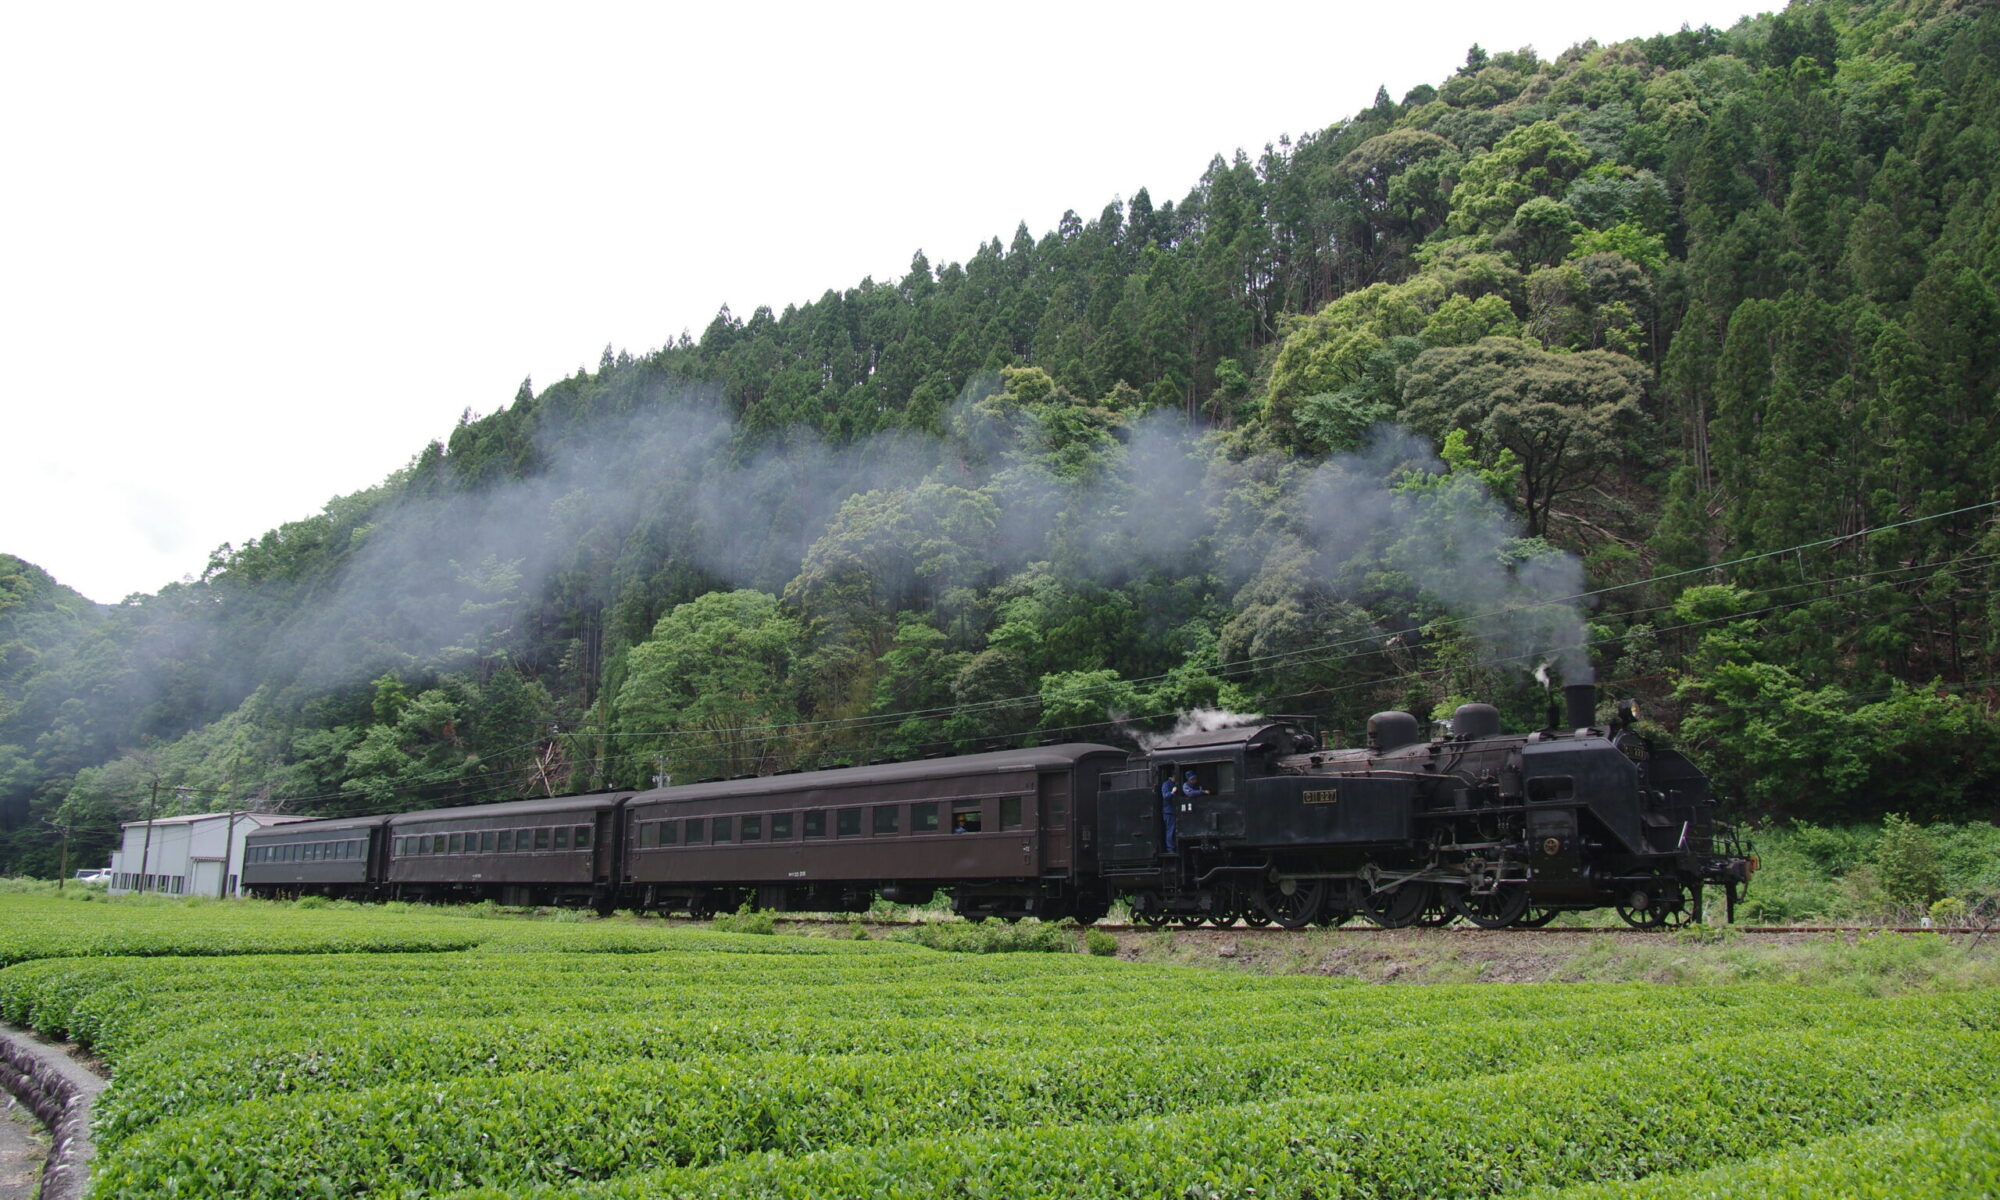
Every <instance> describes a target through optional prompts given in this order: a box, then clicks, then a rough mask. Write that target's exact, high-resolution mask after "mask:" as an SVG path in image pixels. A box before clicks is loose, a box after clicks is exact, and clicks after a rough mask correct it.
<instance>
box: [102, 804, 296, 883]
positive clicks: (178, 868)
mask: <svg viewBox="0 0 2000 1200" xmlns="http://www.w3.org/2000/svg"><path fill="white" fill-rule="evenodd" d="M304 819H305V818H303V817H281V816H277V815H275V814H273V813H254V812H236V813H202V814H200V815H197V816H191V817H158V818H155V819H154V820H151V821H127V822H126V823H125V825H124V836H123V838H122V839H121V840H120V844H119V848H118V850H117V851H116V852H115V853H113V854H112V856H111V891H112V892H113V893H114V894H115V893H122V892H165V893H167V894H168V895H170V896H234V895H236V894H237V876H238V873H239V872H240V870H241V868H242V865H243V839H244V837H245V836H246V835H247V834H249V833H250V831H251V830H253V829H262V828H264V827H265V826H267V825H281V824H284V823H286V822H289V821H299V820H304Z"/></svg>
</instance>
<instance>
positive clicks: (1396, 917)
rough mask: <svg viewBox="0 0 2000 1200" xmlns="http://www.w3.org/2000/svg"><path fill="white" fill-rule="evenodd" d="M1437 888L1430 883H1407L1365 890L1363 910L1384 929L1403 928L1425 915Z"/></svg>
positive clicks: (1363, 912)
mask: <svg viewBox="0 0 2000 1200" xmlns="http://www.w3.org/2000/svg"><path fill="white" fill-rule="evenodd" d="M1436 892H1437V889H1436V888H1433V887H1432V886H1431V885H1430V884H1428V883H1406V884H1404V885H1403V886H1402V887H1399V888H1391V889H1389V890H1387V891H1380V892H1363V893H1362V895H1361V912H1362V914H1363V915H1365V916H1366V917H1367V918H1368V919H1369V920H1371V921H1373V922H1375V923H1376V924H1377V925H1380V926H1381V927H1382V928H1384V929H1403V928H1406V927H1408V926H1410V925H1413V924H1415V923H1416V921H1417V918H1418V917H1421V916H1423V915H1424V909H1425V908H1426V907H1428V906H1429V905H1430V902H1431V898H1432V897H1433V896H1434V895H1435V894H1436Z"/></svg>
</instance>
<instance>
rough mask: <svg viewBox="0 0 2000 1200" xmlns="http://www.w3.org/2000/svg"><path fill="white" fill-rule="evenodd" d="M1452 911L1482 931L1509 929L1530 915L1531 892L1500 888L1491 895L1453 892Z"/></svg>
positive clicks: (1516, 888)
mask: <svg viewBox="0 0 2000 1200" xmlns="http://www.w3.org/2000/svg"><path fill="white" fill-rule="evenodd" d="M1451 907H1452V909H1453V910H1454V911H1455V912H1457V913H1458V915H1459V916H1462V917H1464V918H1465V919H1466V920H1468V921H1470V922H1472V923H1473V924H1474V925H1477V926H1479V927H1480V928H1481V929H1505V928H1507V927H1508V926H1509V925H1513V924H1516V923H1517V922H1519V921H1520V919H1521V918H1522V917H1523V916H1525V915H1527V912H1528V889H1527V888H1525V887H1496V888H1494V889H1493V890H1492V891H1490V892H1485V893H1473V892H1468V891H1465V890H1463V889H1460V888H1453V889H1452V893H1451Z"/></svg>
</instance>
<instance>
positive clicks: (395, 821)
mask: <svg viewBox="0 0 2000 1200" xmlns="http://www.w3.org/2000/svg"><path fill="white" fill-rule="evenodd" d="M631 794H632V792H631V791H630V790H629V789H627V790H625V791H618V792H588V793H585V794H584V795H581V796H545V797H542V798H541V799H539V800H498V801H495V802H494V803H492V804H461V805H458V806H456V807H453V808H422V809H417V810H416V811H414V812H401V813H397V814H395V815H394V816H392V817H390V818H389V824H391V825H408V824H411V823H413V822H417V821H464V820H470V819H472V818H474V817H479V818H485V817H531V816H543V815H547V814H549V813H562V812H598V811H601V810H603V809H607V808H610V807H612V806H613V805H615V804H617V803H618V802H619V801H620V800H623V799H624V798H625V797H627V796H629V795H631Z"/></svg>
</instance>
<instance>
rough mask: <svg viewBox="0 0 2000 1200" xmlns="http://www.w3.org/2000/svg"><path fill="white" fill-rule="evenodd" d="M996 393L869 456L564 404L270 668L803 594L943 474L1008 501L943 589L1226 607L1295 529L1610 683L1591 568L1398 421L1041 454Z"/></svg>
mask: <svg viewBox="0 0 2000 1200" xmlns="http://www.w3.org/2000/svg"><path fill="white" fill-rule="evenodd" d="M996 389H997V384H996V383H995V381H992V380H981V381H979V382H978V383H976V384H975V385H973V386H972V387H970V388H968V389H967V392H966V395H965V396H964V397H963V398H962V399H961V401H960V404H959V406H958V407H957V409H956V410H954V412H953V414H952V415H951V420H950V427H951V428H952V429H953V431H954V433H953V436H951V437H947V438H934V437H928V436H920V435H915V434H893V435H881V436H875V437H870V438H867V439H864V440H862V441H860V442H859V443H858V444H848V445H829V444H828V443H826V442H825V441H823V440H822V439H820V438H818V437H816V436H813V435H811V434H807V433H799V432H787V433H786V434H785V435H783V436H782V437H781V438H778V439H775V440H773V441H770V442H767V443H764V444H759V445H750V444H746V442H745V441H744V439H743V438H742V436H741V435H740V432H739V430H738V428H737V425H736V422H735V420H734V414H733V413H732V412H731V411H730V410H729V409H728V407H727V406H726V405H724V404H723V403H722V402H721V401H720V400H719V398H718V397H717V396H716V395H714V394H713V393H710V392H703V391H699V390H691V389H679V390H673V391H669V392H662V393H660V394H658V395H655V396H653V397H651V398H650V399H647V400H645V401H643V402H638V403H633V404H632V405H631V407H630V409H629V411H628V412H626V413H624V414H623V415H615V416H614V415H606V414H604V413H602V412H577V413H558V412H555V411H552V409H551V402H550V401H549V400H547V399H545V400H544V401H543V402H542V404H541V407H540V408H539V410H538V411H537V413H536V414H535V421H534V422H533V424H534V426H535V428H536V429H537V430H538V432H537V434H536V435H535V438H534V440H533V441H532V443H531V445H530V447H529V449H530V454H529V460H530V463H531V466H530V468H529V469H528V470H527V471H526V473H525V477H524V478H519V479H514V478H492V479H484V480H479V481H476V482H474V483H472V484H471V485H470V486H469V487H463V488H461V487H442V488H438V489H435V490H434V491H432V492H431V493H430V494H416V493H415V492H414V491H413V492H412V494H409V495H406V496H404V497H403V498H401V499H399V500H395V501H392V502H390V503H388V504H387V505H386V506H385V507H384V508H383V509H382V510H381V511H380V512H378V513H377V514H375V517H376V519H375V520H374V522H373V524H372V525H369V526H367V527H365V528H364V529H363V530H361V531H359V532H357V534H356V535H355V541H356V543H358V544H357V545H356V546H354V547H353V548H352V550H351V552H350V553H348V554H347V555H346V556H345V560H344V562H343V564H342V566H341V568H340V569H339V571H338V572H337V573H336V574H335V575H334V576H333V577H332V578H330V579H328V580H326V581H324V583H323V584H321V585H320V586H318V587H317V588H316V589H314V591H313V592H312V601H311V603H309V604H308V605H306V606H305V607H303V608H302V609H300V610H299V611H297V612H295V613H293V614H291V615H290V616H289V617H287V618H286V619H285V620H284V621H283V622H282V624H281V625H280V626H279V628H278V629H277V631H276V636H275V637H273V638H272V639H271V641H270V642H269V644H268V646H267V649H266V651H265V653H264V654H263V655H262V656H261V658H260V661H259V663H258V667H257V672H256V673H257V674H258V676H259V677H260V678H261V679H271V678H281V679H288V680H297V681H300V682H303V683H307V684H310V685H313V686H324V685H328V684H339V683H344V682H353V681H355V680H357V679H362V678H367V677H371V676H372V675H375V674H379V673H380V672H381V671H383V670H384V669H400V668H411V667H415V668H425V667H437V666H449V665H453V664H463V663H467V662H471V661H476V660H478V659H480V658H482V657H491V656H496V655H499V654H501V653H503V652H504V651H505V650H506V648H507V647H509V646H511V645H515V644H518V643H519V642H521V641H522V640H523V638H522V635H523V634H525V633H527V632H529V631H530V630H532V631H534V632H535V633H536V634H537V635H538V637H539V639H540V640H542V641H547V640H548V638H549V635H550V633H551V631H552V630H554V629H560V627H561V624H562V623H563V622H565V621H570V620H573V619H574V616H575V612H576V610H577V609H578V607H579V606H580V605H583V604H585V603H606V602H608V601H609V599H610V598H612V597H614V596H616V595H617V594H618V592H619V590H620V589H621V586H622V585H624V584H626V583H630V582H636V581H634V580H631V579H629V578H628V577H627V576H628V575H629V573H631V572H633V571H635V570H639V569H646V570H650V571H653V572H655V573H656V574H657V573H658V572H661V571H666V572H670V573H677V574H676V575H675V577H674V578H672V579H660V578H654V579H649V580H648V581H647V582H648V583H650V584H651V585H652V590H653V591H654V592H655V594H658V593H659V592H660V591H663V590H678V591H681V592H691V591H694V590H700V589H701V588H704V587H755V588H758V589H761V590H765V591H770V592H781V591H783V589H784V587H785V584H786V583H787V582H788V581H789V580H791V579H792V578H793V577H794V576H795V575H796V574H797V573H798V571H799V569H800V565H801V563H802V562H804V561H805V559H806V556H807V552H808V550H809V549H810V548H811V547H812V546H813V544H814V542H815V541H816V540H817V539H819V538H820V537H821V536H822V535H823V534H824V533H825V532H826V530H827V529H828V526H829V524H830V523H831V522H833V521H834V519H835V516H836V514H837V513H838V512H839V511H840V507H841V505H842V503H843V502H845V501H847V500H848V499H849V498H851V497H854V496H857V495H860V494H862V493H867V492H875V491H882V490H893V489H904V490H909V491H911V492H912V494H914V489H916V488H917V486H918V485H919V484H922V483H924V482H926V481H931V482H944V483H948V484H952V485H955V486H959V487H966V488H983V489H985V490H986V491H987V493H988V494H990V495H992V496H993V497H994V498H995V500H996V503H997V505H998V508H999V512H1000V517H999V521H998V526H997V528H996V529H995V530H994V531H993V532H992V534H991V536H990V538H988V539H987V541H986V544H983V545H980V546H977V547H974V548H973V549H974V550H975V551H976V552H975V553H973V554H972V555H970V556H969V558H970V560H971V561H972V562H973V563H975V564H976V570H977V571H978V572H979V573H980V577H979V578H978V579H962V580H941V581H935V582H937V583H939V584H940V585H944V584H952V583H978V582H992V581H996V580H997V579H999V578H1001V577H1004V576H1005V575H1006V574H1007V573H1010V572H1013V571H1016V570H1018V569H1020V568H1022V567H1023V566H1025V565H1026V564H1028V563H1032V562H1045V561H1046V562H1050V563H1051V567H1052V569H1054V570H1056V571H1058V572H1059V573H1062V574H1064V575H1067V576H1071V577H1077V578H1081V579H1087V580H1091V581H1094V582H1101V583H1106V584H1112V585H1115V584H1118V583H1121V582H1124V581H1126V580H1129V579H1131V578H1133V577H1135V576H1138V575H1141V574H1144V573H1149V572H1169V573H1176V574H1183V575H1186V576H1188V577H1191V578H1200V579H1207V580H1211V581H1213V583H1214V584H1215V585H1217V586H1219V587H1220V588H1221V589H1222V594H1223V596H1224V597H1225V598H1226V597H1227V595H1228V594H1229V593H1230V590H1231V589H1236V588H1240V587H1241V586H1242V585H1243V584H1244V583H1246V582H1247V581H1248V580H1250V579H1251V578H1253V577H1254V576H1255V575H1256V574H1257V572H1258V571H1259V570H1260V568H1262V567H1263V565H1264V564H1265V562H1266V561H1267V559H1269V558H1270V556H1271V555H1272V554H1273V553H1274V547H1275V546H1277V545H1278V544H1280V543H1281V542H1283V543H1285V544H1287V545H1290V546H1294V547H1296V546H1301V545H1302V546H1304V547H1306V548H1307V550H1308V551H1309V553H1310V557H1311V564H1312V567H1311V569H1312V571H1313V572H1314V573H1315V574H1316V575H1317V577H1318V578H1319V579H1320V580H1322V581H1323V582H1324V584H1325V586H1327V587H1328V588H1329V589H1330V590H1331V591H1332V592H1334V593H1336V594H1340V595H1343V596H1353V597H1355V598H1356V599H1357V600H1361V599H1363V598H1364V597H1367V596H1379V594H1380V590H1381V588H1382V586H1383V584H1382V578H1383V576H1384V574H1385V573H1387V574H1388V575H1389V576H1391V577H1397V578H1401V579H1402V580H1405V581H1407V586H1408V588H1410V589H1411V590H1413V591H1415V592H1420V593H1422V594H1423V595H1426V596H1428V597H1430V598H1431V599H1432V600H1433V601H1434V602H1435V604H1436V605H1438V606H1441V607H1442V608H1444V609H1445V610H1447V611H1448V612H1449V613H1451V614H1452V615H1453V616H1455V617H1457V618H1459V619H1461V620H1464V621H1465V622H1467V624H1468V627H1469V628H1471V629H1472V631H1473V632H1474V633H1475V634H1476V636H1478V637H1479V638H1480V639H1481V640H1482V641H1484V642H1485V643H1486V644H1488V645H1489V646H1490V647H1491V648H1492V650H1493V652H1494V654H1495V656H1496V657H1498V658H1501V659H1505V660H1516V659H1518V660H1519V665H1520V669H1522V670H1527V669H1529V667H1530V666H1531V665H1532V663H1533V662H1535V661H1541V660H1544V659H1550V658H1553V659H1554V660H1555V661H1557V662H1558V663H1559V664H1560V667H1561V670H1562V671H1563V674H1564V676H1565V678H1566V679H1568V680H1570V681H1572V682H1579V681H1582V680H1584V679H1587V678H1588V674H1587V672H1588V657H1587V655H1586V654H1585V652H1584V646H1585V637H1584V626H1583V619H1582V615H1581V614H1580V613H1579V612H1578V611H1577V609H1576V607H1575V604H1574V602H1573V601H1572V600H1571V598H1572V597H1574V596H1576V595H1577V594H1579V593H1580V592H1581V591H1582V565H1581V563H1579V562H1578V561H1577V560H1576V559H1575V558H1574V557H1573V556H1571V555H1568V554H1563V553H1557V552H1553V551H1548V552H1543V553H1534V554H1523V553H1522V547H1521V544H1520V543H1519V542H1518V541H1517V539H1518V537H1519V532H1520V529H1519V524H1518V522H1517V521H1516V520H1515V519H1514V518H1513V517H1512V515H1511V514H1509V513H1508V512H1507V510H1506V509H1505V508H1504V507H1503V506H1502V505H1501V504H1499V503H1498V502H1497V501H1496V500H1495V499H1494V498H1493V497H1491V496H1489V495H1487V494H1486V492H1485V491H1484V489H1483V487H1481V486H1480V485H1479V484H1478V483H1477V481H1476V480H1473V479H1470V478H1465V477H1460V476H1452V477H1450V478H1448V479H1447V478H1446V477H1445V476H1444V467H1443V464H1442V463H1440V462H1439V461H1438V459H1437V458H1436V456H1435V454H1434V453H1433V452H1432V450H1431V448H1430V446H1429V445H1428V444H1427V443H1425V442H1424V441H1423V440H1421V439H1419V438H1417V437H1416V436H1414V435H1412V434H1410V433H1408V432H1406V431H1403V430H1400V429H1394V428H1384V429H1382V430H1378V431H1377V434H1376V436H1374V437H1373V438H1372V439H1371V440H1370V441H1369V442H1368V444H1367V445H1365V446H1363V447H1362V448H1360V449H1359V450H1357V451H1355V452H1353V453H1350V454H1345V455H1340V456H1337V457H1335V458H1332V459H1329V460H1327V461H1325V462H1322V463H1319V464H1316V465H1312V464H1305V463H1301V462H1298V461H1295V460H1289V459H1282V458H1278V457H1274V456H1252V457H1248V458H1231V457H1230V456H1229V455H1227V454H1226V453H1222V452H1221V451H1220V449H1219V448H1218V447H1217V446H1215V445H1214V444H1211V443H1205V442H1204V440H1203V436H1202V434H1201V433H1200V432H1199V431H1197V430H1194V429H1191V428H1190V427H1189V426H1188V425H1187V424H1186V422H1185V421H1183V420H1182V419H1181V418H1180V417H1179V415H1178V414H1177V413H1174V412H1170V411H1155V412H1150V413H1146V414H1143V415H1139V416H1137V417H1136V418H1134V419H1133V420H1132V421H1131V422H1130V424H1129V425H1126V426H1124V427H1123V428H1121V429H1119V430H1118V431H1117V441H1116V442H1107V443H1103V444H1099V445H1097V446H1095V447H1094V448H1093V450H1092V454H1091V455H1089V456H1086V458H1087V461H1086V462H1085V464H1084V466H1083V467H1082V468H1080V469H1070V468H1069V467H1067V466H1065V465H1064V464H1065V462H1066V460H1064V459H1063V458H1062V457H1061V456H1060V455H1055V454H1051V453H1049V452H1047V450H1048V447H1047V446H1045V445H1040V444H1038V443H1037V441H1036V439H1037V437H1038V436H1039V435H1038V433H1037V431H1036V430H1035V429H1034V428H1032V421H1031V420H1027V421H1025V424H1024V420H1023V419H1021V418H1019V417H1018V414H1017V416H1016V419H1015V422H1014V424H1013V425H1011V426H1009V425H1007V424H1005V423H1004V422H998V423H996V422H995V421H994V420H992V419H985V417H982V418H981V419H973V416H972V414H974V413H975V410H978V412H979V413H981V414H986V417H990V413H987V410H986V409H982V408H979V406H978V404H977V402H978V401H980V400H982V399H984V398H986V397H989V396H991V395H992V394H993V393H994V392H995V390H996ZM558 395H559V394H558ZM982 420H983V423H982ZM492 461H498V460H492ZM449 465H450V460H449V459H447V467H449ZM1413 478H1414V479H1416V480H1418V481H1420V483H1427V484H1428V485H1429V486H1411V483H1410V481H1411V480H1412V479H1413ZM1273 514H1275V515H1273ZM1222 715H1223V716H1227V717H1231V718H1232V719H1235V718H1234V715H1233V714H1222ZM1189 719H1191V720H1195V721H1203V720H1211V719H1214V717H1213V716H1211V715H1204V714H1190V718H1189Z"/></svg>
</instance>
